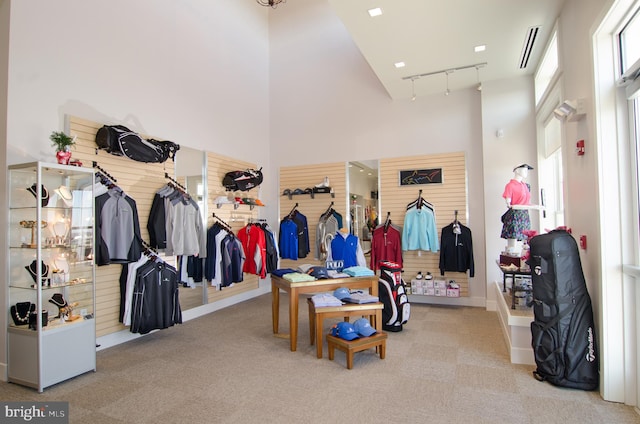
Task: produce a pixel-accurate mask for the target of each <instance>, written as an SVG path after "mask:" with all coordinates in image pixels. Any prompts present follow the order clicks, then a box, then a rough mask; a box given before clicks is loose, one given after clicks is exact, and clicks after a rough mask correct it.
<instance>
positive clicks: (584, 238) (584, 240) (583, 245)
mask: <svg viewBox="0 0 640 424" xmlns="http://www.w3.org/2000/svg"><path fill="white" fill-rule="evenodd" d="M586 248H587V236H585V235H582V236H580V249H583V250H584V249H586Z"/></svg>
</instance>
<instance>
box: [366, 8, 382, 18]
mask: <svg viewBox="0 0 640 424" xmlns="http://www.w3.org/2000/svg"><path fill="white" fill-rule="evenodd" d="M367 12H369V16H371V17H372V18H373V17H374V16H380V15H382V9H380V8H379V7H376V8H375V9H369V10H368V11H367Z"/></svg>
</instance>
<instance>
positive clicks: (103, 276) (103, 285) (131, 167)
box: [69, 117, 260, 337]
mask: <svg viewBox="0 0 640 424" xmlns="http://www.w3.org/2000/svg"><path fill="white" fill-rule="evenodd" d="M101 126H102V124H99V123H95V122H91V121H88V120H85V119H82V118H78V117H70V118H69V134H71V135H76V136H77V139H76V146H75V147H74V148H73V149H72V158H73V159H79V160H80V161H82V165H83V166H84V167H92V166H93V162H94V161H95V162H97V165H99V166H100V167H101V168H103V169H104V170H105V171H106V172H108V173H109V174H110V175H111V176H113V177H114V178H115V179H117V184H118V186H119V187H121V188H122V189H123V190H124V191H125V192H126V193H127V194H128V195H129V196H130V197H131V198H133V199H135V201H136V206H137V208H138V216H139V219H140V229H141V233H142V238H143V239H144V240H145V241H149V233H148V231H147V228H146V224H147V220H148V217H149V211H150V209H151V203H152V201H153V196H154V194H155V192H156V191H158V189H160V188H161V187H162V186H164V185H165V184H166V183H167V182H168V181H169V180H168V179H167V178H165V173H166V174H167V175H168V176H169V177H171V178H175V167H174V163H173V161H171V160H168V161H166V162H165V163H162V164H158V163H139V162H134V161H132V160H130V159H127V158H123V157H120V156H115V155H111V154H109V153H106V152H105V151H102V150H97V146H96V144H95V135H96V132H97V131H98V129H99V128H100V127H101ZM143 136H146V137H150V135H143ZM155 138H158V139H162V138H161V137H155ZM179 156H180V152H178V158H179ZM255 167H256V165H255V164H251V163H247V162H243V161H239V160H236V159H232V158H227V157H224V156H220V155H215V154H212V153H208V154H207V176H208V178H207V188H208V193H207V202H208V203H207V208H208V211H209V217H208V222H207V227H208V226H210V225H211V224H212V223H213V220H214V219H213V217H212V214H213V213H215V214H216V215H217V216H219V217H220V218H221V219H223V220H224V221H225V222H227V223H228V224H229V225H231V227H232V228H233V229H234V231H235V232H237V231H238V230H239V229H240V228H242V227H243V226H244V225H246V224H247V223H248V222H250V221H251V220H255V219H257V218H258V217H259V209H260V208H259V207H254V208H250V207H249V206H248V205H240V206H239V207H238V208H237V209H234V207H233V206H232V205H223V206H222V207H221V208H220V209H218V208H217V206H216V205H215V204H214V201H215V198H216V197H217V196H219V195H227V194H228V193H227V192H225V190H224V188H223V187H222V178H223V177H224V174H225V173H226V172H228V171H233V170H237V169H246V168H255ZM258 191H259V189H253V190H250V191H248V192H237V193H234V194H235V195H237V196H239V197H258ZM160 255H161V256H162V257H163V259H164V260H165V261H167V262H168V263H170V264H172V265H174V266H175V265H176V258H175V257H174V256H170V257H166V256H164V255H163V253H162V252H160ZM121 269H122V267H121V265H107V266H100V267H96V311H95V316H96V329H97V336H98V337H100V336H105V335H108V334H111V333H114V332H117V331H121V330H125V329H127V327H125V326H123V325H122V324H121V323H120V322H119V321H118V317H119V311H120V283H119V278H120V272H121ZM258 283H259V280H258V277H257V276H255V275H249V274H245V277H244V281H243V282H242V283H239V284H235V285H234V286H233V287H228V288H225V289H223V290H216V289H215V288H214V287H210V286H209V287H208V288H207V297H208V302H215V301H217V300H219V299H222V298H225V297H230V296H233V295H235V294H238V293H241V292H244V291H248V290H252V289H256V288H258ZM180 296H181V299H182V298H183V297H184V300H185V304H193V303H194V302H195V303H196V304H197V303H198V299H200V301H199V303H202V301H201V299H202V297H203V293H202V292H201V291H200V289H198V288H196V289H188V288H185V289H183V288H181V291H180ZM185 296H186V297H185ZM187 297H188V298H189V299H187ZM181 304H182V302H181Z"/></svg>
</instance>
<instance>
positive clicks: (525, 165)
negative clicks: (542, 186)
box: [513, 163, 533, 172]
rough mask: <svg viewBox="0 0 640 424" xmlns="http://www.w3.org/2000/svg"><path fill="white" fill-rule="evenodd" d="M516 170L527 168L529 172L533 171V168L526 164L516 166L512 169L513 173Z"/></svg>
mask: <svg viewBox="0 0 640 424" xmlns="http://www.w3.org/2000/svg"><path fill="white" fill-rule="evenodd" d="M518 168H527V169H529V170H531V169H533V166H531V165H527V164H526V163H523V164H522V165H518V166H516V167H515V168H513V172H516V169H518Z"/></svg>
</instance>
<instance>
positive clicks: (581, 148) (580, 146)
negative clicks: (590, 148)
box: [576, 140, 584, 156]
mask: <svg viewBox="0 0 640 424" xmlns="http://www.w3.org/2000/svg"><path fill="white" fill-rule="evenodd" d="M576 153H577V154H578V156H582V155H584V140H578V142H577V143H576Z"/></svg>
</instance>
